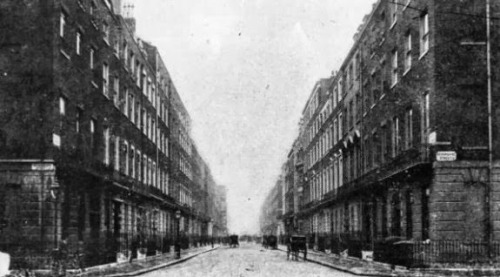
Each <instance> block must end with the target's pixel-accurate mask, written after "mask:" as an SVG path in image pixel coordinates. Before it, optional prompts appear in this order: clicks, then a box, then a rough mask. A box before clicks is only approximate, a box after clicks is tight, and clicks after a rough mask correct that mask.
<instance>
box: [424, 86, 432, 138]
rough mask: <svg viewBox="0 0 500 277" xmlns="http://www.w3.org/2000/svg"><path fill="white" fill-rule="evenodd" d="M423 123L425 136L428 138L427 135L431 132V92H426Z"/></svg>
mask: <svg viewBox="0 0 500 277" xmlns="http://www.w3.org/2000/svg"><path fill="white" fill-rule="evenodd" d="M422 113H423V115H422V123H423V128H422V131H423V135H424V136H423V137H424V138H425V139H426V140H427V139H428V138H427V136H428V134H429V128H430V116H429V115H430V102H429V92H426V93H425V94H424V103H423V109H422Z"/></svg>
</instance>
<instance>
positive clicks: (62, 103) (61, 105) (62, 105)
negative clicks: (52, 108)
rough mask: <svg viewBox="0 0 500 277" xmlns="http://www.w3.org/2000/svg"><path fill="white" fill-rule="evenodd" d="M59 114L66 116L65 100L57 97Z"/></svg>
mask: <svg viewBox="0 0 500 277" xmlns="http://www.w3.org/2000/svg"><path fill="white" fill-rule="evenodd" d="M59 114H60V115H65V114H66V99H65V98H64V97H62V96H60V97H59Z"/></svg>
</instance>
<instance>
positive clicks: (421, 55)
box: [418, 49, 429, 60]
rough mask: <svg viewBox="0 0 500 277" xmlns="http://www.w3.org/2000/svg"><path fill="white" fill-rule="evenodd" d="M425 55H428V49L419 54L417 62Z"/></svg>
mask: <svg viewBox="0 0 500 277" xmlns="http://www.w3.org/2000/svg"><path fill="white" fill-rule="evenodd" d="M427 53H429V49H427V50H426V51H425V52H424V53H422V54H420V57H418V59H419V60H421V59H423V58H424V57H425V56H426V55H427Z"/></svg>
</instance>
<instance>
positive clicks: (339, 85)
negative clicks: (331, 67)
mask: <svg viewBox="0 0 500 277" xmlns="http://www.w3.org/2000/svg"><path fill="white" fill-rule="evenodd" d="M339 74H340V72H339ZM342 86H343V82H342V76H341V77H340V78H339V81H338V83H337V87H338V94H339V95H338V97H337V100H338V101H339V102H340V100H342V94H343V92H342V91H343V88H342Z"/></svg>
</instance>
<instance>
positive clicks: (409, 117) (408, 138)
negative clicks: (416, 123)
mask: <svg viewBox="0 0 500 277" xmlns="http://www.w3.org/2000/svg"><path fill="white" fill-rule="evenodd" d="M405 117H406V118H405V148H406V149H410V148H411V147H412V146H413V110H412V109H408V110H406V116H405Z"/></svg>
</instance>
